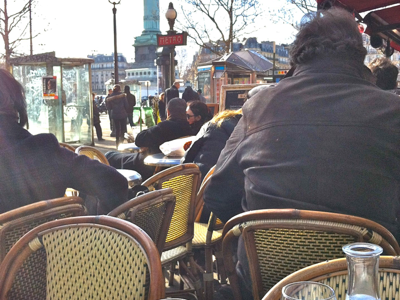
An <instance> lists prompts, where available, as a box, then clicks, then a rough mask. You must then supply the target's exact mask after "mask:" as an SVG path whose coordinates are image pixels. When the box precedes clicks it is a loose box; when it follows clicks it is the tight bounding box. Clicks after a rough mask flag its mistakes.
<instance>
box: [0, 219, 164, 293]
mask: <svg viewBox="0 0 400 300" xmlns="http://www.w3.org/2000/svg"><path fill="white" fill-rule="evenodd" d="M37 251H42V252H44V253H45V261H44V262H43V263H44V264H45V265H46V276H45V277H46V295H45V298H42V299H64V298H68V299H76V300H77V299H95V298H96V299H154V300H155V299H160V298H162V297H164V296H165V295H164V294H165V292H164V279H163V275H162V270H161V262H160V258H159V256H158V253H157V249H156V247H155V245H154V243H153V242H152V240H151V239H150V238H149V237H148V236H147V234H146V233H144V232H143V231H142V230H141V229H140V228H139V227H137V226H136V225H134V224H131V223H129V222H126V221H123V220H120V219H117V218H113V217H109V216H86V217H74V218H67V219H61V220H56V221H52V222H49V223H46V224H42V225H40V226H39V227H36V228H35V229H33V230H32V231H30V232H29V233H28V234H27V235H25V236H24V237H23V238H22V239H21V240H19V241H18V242H17V243H16V244H15V246H14V247H13V248H12V249H11V251H10V252H9V253H8V255H7V256H6V258H5V260H4V261H3V263H2V264H1V265H0V266H1V269H0V299H10V298H7V297H9V296H10V294H9V293H10V290H11V289H12V287H13V285H14V281H15V276H16V275H17V273H18V270H19V268H20V267H21V265H22V264H23V262H24V261H26V259H27V258H29V257H30V256H31V255H32V253H35V252H37ZM26 288H31V287H29V286H26ZM33 290H34V289H33V287H32V291H33ZM33 295H34V294H33ZM28 299H32V298H28Z"/></svg>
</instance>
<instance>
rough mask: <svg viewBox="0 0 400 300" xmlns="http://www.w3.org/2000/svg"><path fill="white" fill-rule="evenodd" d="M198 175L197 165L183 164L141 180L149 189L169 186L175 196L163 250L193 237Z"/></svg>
mask: <svg viewBox="0 0 400 300" xmlns="http://www.w3.org/2000/svg"><path fill="white" fill-rule="evenodd" d="M200 176H201V173H200V170H199V168H198V167H197V165H195V164H183V165H178V166H174V167H172V168H169V169H167V170H164V171H161V172H159V173H157V174H155V175H153V176H152V177H150V178H149V179H147V180H146V181H145V182H143V185H144V186H147V187H148V188H150V189H155V190H159V189H165V188H170V189H172V191H173V194H174V195H175V197H176V203H175V209H174V213H173V215H172V220H171V224H170V226H169V230H168V234H167V237H166V242H165V246H164V250H169V249H172V248H175V247H177V246H180V245H184V244H185V243H187V242H189V241H191V240H192V238H193V231H194V209H195V201H196V195H197V191H198V189H199V186H200Z"/></svg>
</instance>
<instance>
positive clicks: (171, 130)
mask: <svg viewBox="0 0 400 300" xmlns="http://www.w3.org/2000/svg"><path fill="white" fill-rule="evenodd" d="M187 135H190V126H189V123H188V122H187V121H186V120H182V119H170V120H166V121H163V122H161V123H158V124H157V125H156V126H153V127H150V128H149V129H146V130H143V131H142V132H140V133H139V134H138V135H137V136H136V139H135V144H136V146H139V147H147V148H149V150H148V151H146V152H145V153H132V154H131V153H119V152H114V151H113V152H108V153H106V157H107V159H108V161H109V163H110V165H111V166H113V167H115V168H119V169H129V170H135V171H136V172H138V173H139V174H140V175H142V179H143V180H146V179H147V178H149V177H150V176H151V175H153V173H154V167H151V166H147V165H145V164H144V162H143V161H144V159H145V157H146V156H147V155H148V154H154V153H160V152H161V151H160V145H161V144H163V143H165V142H168V141H171V140H174V139H177V138H180V137H183V136H187Z"/></svg>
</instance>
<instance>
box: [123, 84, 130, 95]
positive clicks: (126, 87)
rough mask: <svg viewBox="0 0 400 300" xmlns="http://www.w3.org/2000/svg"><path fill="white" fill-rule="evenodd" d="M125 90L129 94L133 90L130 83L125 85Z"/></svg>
mask: <svg viewBox="0 0 400 300" xmlns="http://www.w3.org/2000/svg"><path fill="white" fill-rule="evenodd" d="M124 92H125V93H127V94H129V93H130V92H131V88H130V87H129V85H126V86H125V87H124Z"/></svg>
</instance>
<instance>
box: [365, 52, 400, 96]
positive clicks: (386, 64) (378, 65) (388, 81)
mask: <svg viewBox="0 0 400 300" xmlns="http://www.w3.org/2000/svg"><path fill="white" fill-rule="evenodd" d="M369 68H370V69H371V72H372V74H374V75H375V76H376V85H377V86H378V87H380V88H381V89H382V90H393V89H395V88H396V87H397V75H399V70H398V69H397V67H396V66H395V65H394V64H392V62H391V61H390V60H389V59H387V58H375V59H374V60H373V61H372V62H371V63H370V65H369Z"/></svg>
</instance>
